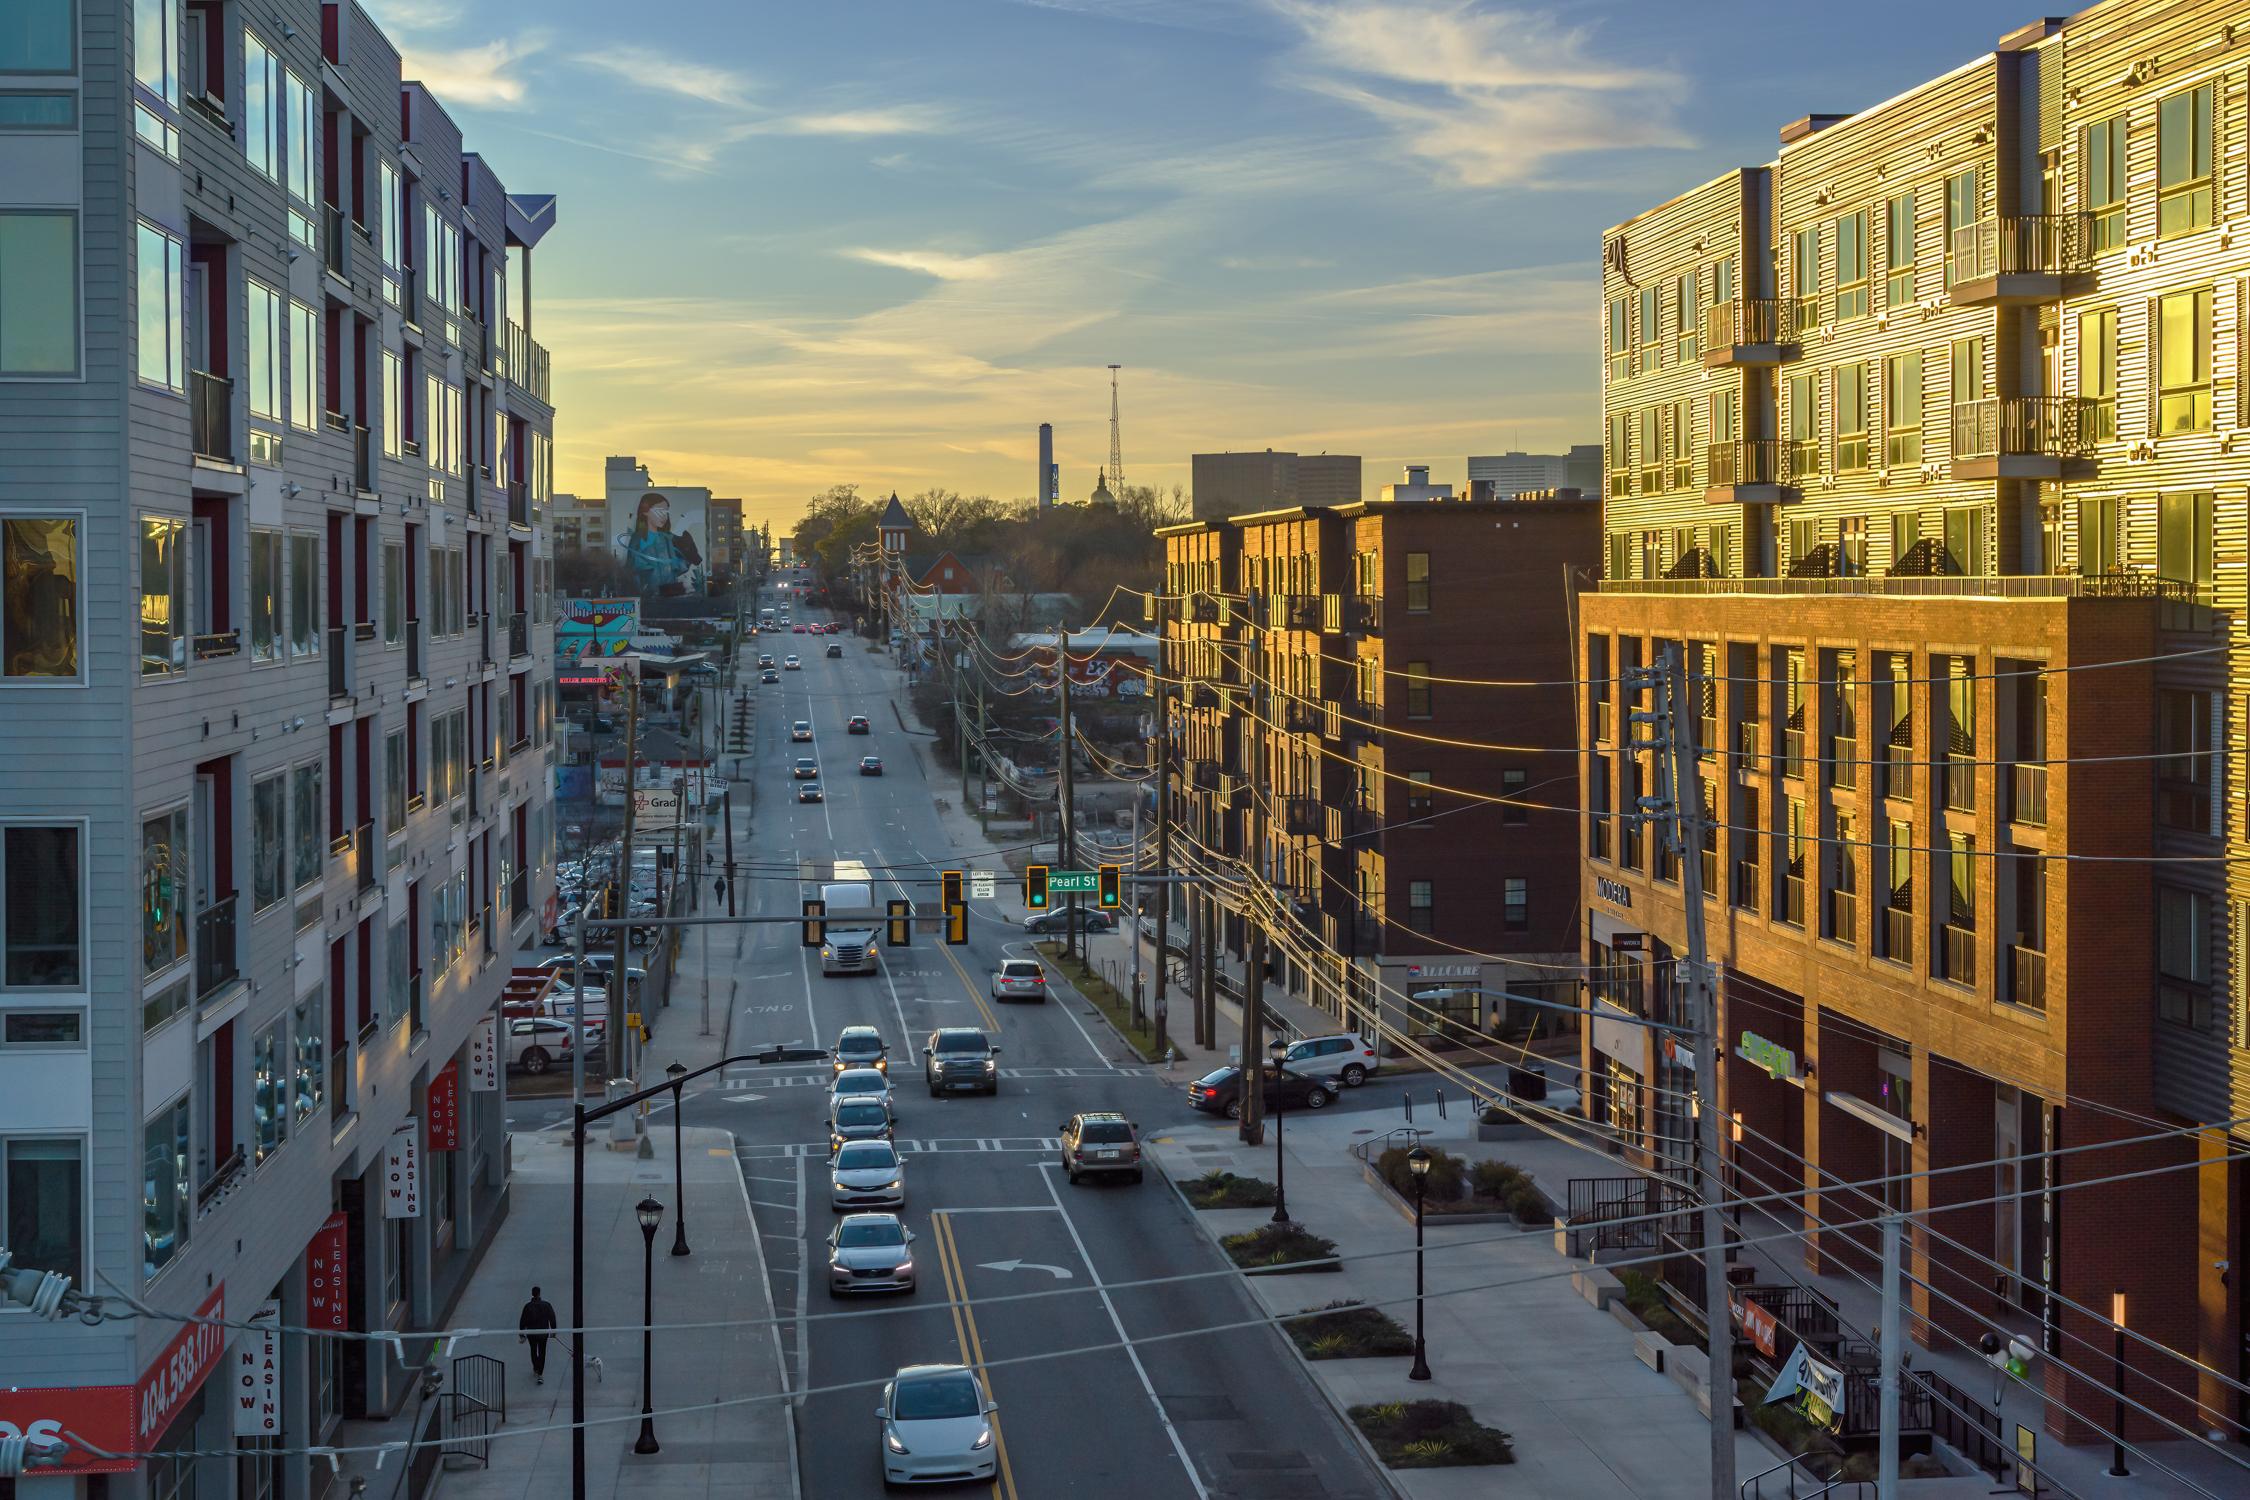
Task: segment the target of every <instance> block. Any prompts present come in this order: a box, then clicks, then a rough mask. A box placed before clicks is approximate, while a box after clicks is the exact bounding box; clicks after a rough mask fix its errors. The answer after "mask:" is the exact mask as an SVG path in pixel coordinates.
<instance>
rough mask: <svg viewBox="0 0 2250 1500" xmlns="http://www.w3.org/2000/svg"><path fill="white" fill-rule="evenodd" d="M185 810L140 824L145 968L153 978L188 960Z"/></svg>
mask: <svg viewBox="0 0 2250 1500" xmlns="http://www.w3.org/2000/svg"><path fill="white" fill-rule="evenodd" d="M187 821H188V815H187V809H186V808H184V807H179V808H174V809H172V810H171V811H170V812H164V813H158V814H157V815H156V816H154V817H152V818H147V819H144V820H143V821H142V823H141V961H142V962H141V968H142V972H143V973H147V974H154V973H156V972H158V971H159V970H161V969H166V968H169V967H171V966H172V965H173V964H176V963H178V962H179V961H180V960H181V959H183V958H186V957H187V885H188V842H187Z"/></svg>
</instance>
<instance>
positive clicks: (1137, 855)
mask: <svg viewBox="0 0 2250 1500" xmlns="http://www.w3.org/2000/svg"><path fill="white" fill-rule="evenodd" d="M1130 837H1131V839H1132V842H1131V843H1130V844H1128V845H1127V846H1126V847H1127V848H1129V849H1131V850H1132V851H1133V863H1132V867H1131V869H1130V870H1129V871H1128V875H1129V877H1130V884H1131V886H1132V895H1131V896H1130V898H1129V899H1128V900H1127V901H1126V903H1125V913H1124V914H1125V916H1126V917H1127V918H1128V925H1127V926H1126V929H1125V930H1126V931H1127V932H1129V933H1131V934H1132V935H1133V1024H1134V1025H1135V1026H1139V1025H1142V1024H1144V1023H1146V1021H1147V1020H1148V1011H1147V1009H1146V1007H1144V1006H1143V1005H1142V1004H1141V883H1140V880H1139V874H1138V872H1139V870H1140V868H1141V797H1140V789H1139V788H1137V787H1136V788H1135V789H1134V792H1133V830H1132V833H1131V835H1130Z"/></svg>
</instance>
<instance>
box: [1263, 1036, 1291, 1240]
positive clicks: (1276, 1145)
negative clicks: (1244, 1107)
mask: <svg viewBox="0 0 2250 1500" xmlns="http://www.w3.org/2000/svg"><path fill="white" fill-rule="evenodd" d="M1288 1055H1289V1043H1288V1042H1287V1041H1285V1040H1283V1039H1282V1038H1281V1037H1278V1036H1277V1037H1275V1038H1274V1039H1273V1040H1272V1041H1270V1042H1268V1043H1266V1058H1267V1060H1268V1061H1270V1062H1271V1063H1272V1064H1273V1070H1274V1072H1275V1073H1279V1072H1280V1071H1281V1061H1282V1059H1283V1058H1285V1057H1287V1056H1288ZM1276 1081H1277V1082H1278V1080H1276ZM1282 1092H1283V1091H1282V1090H1280V1089H1275V1090H1274V1094H1273V1221H1274V1222H1275V1223H1276V1224H1286V1223H1288V1222H1289V1168H1288V1166H1287V1164H1286V1163H1284V1162H1283V1161H1282V1158H1281V1116H1282V1107H1281V1105H1282Z"/></svg>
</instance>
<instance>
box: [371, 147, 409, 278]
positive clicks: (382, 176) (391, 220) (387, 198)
mask: <svg viewBox="0 0 2250 1500" xmlns="http://www.w3.org/2000/svg"><path fill="white" fill-rule="evenodd" d="M376 178H377V182H376V188H377V192H378V194H379V195H380V196H379V198H378V200H377V201H378V210H379V212H380V213H381V215H382V220H383V222H382V245H383V264H384V265H385V266H387V267H389V268H390V269H391V270H393V271H397V270H401V269H403V268H404V267H405V265H406V185H405V183H404V182H403V181H401V180H400V178H399V175H398V168H396V167H394V166H392V165H391V164H390V163H389V162H387V161H384V162H378V163H377V164H376ZM388 295H389V296H390V297H391V299H392V300H393V301H396V300H397V297H398V293H397V292H396V291H395V290H394V291H391V292H389V293H388Z"/></svg>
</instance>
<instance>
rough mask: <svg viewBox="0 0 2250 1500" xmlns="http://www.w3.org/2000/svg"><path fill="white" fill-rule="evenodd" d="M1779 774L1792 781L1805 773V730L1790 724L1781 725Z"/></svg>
mask: <svg viewBox="0 0 2250 1500" xmlns="http://www.w3.org/2000/svg"><path fill="white" fill-rule="evenodd" d="M1781 774H1782V775H1784V776H1786V777H1788V778H1789V779H1790V780H1792V781H1795V780H1798V779H1799V778H1801V777H1803V775H1804V774H1805V732H1804V730H1802V729H1799V728H1797V727H1795V726H1794V725H1790V724H1784V725H1782V727H1781Z"/></svg>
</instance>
